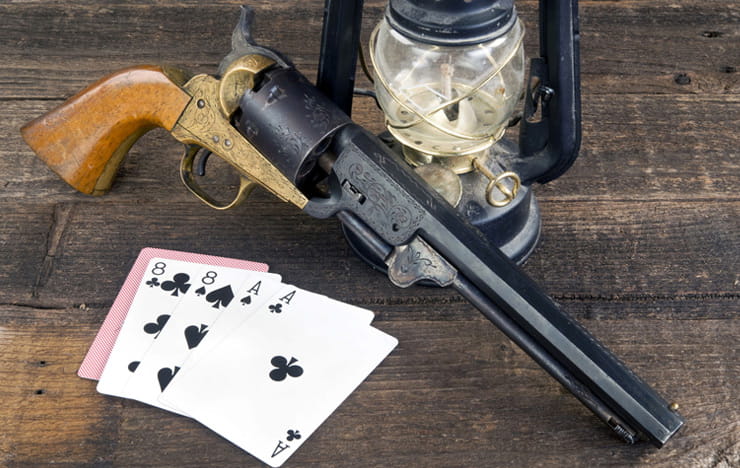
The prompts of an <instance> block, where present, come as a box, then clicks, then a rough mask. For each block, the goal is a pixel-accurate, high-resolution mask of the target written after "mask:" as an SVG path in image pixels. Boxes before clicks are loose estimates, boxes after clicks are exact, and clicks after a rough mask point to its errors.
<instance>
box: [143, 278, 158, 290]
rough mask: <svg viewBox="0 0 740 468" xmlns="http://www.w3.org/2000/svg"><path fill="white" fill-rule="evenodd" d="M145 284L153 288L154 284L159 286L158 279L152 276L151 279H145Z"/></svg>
mask: <svg viewBox="0 0 740 468" xmlns="http://www.w3.org/2000/svg"><path fill="white" fill-rule="evenodd" d="M146 284H147V285H148V286H149V287H150V288H153V287H155V286H159V280H158V279H157V278H152V279H150V280H149V281H147V282H146Z"/></svg>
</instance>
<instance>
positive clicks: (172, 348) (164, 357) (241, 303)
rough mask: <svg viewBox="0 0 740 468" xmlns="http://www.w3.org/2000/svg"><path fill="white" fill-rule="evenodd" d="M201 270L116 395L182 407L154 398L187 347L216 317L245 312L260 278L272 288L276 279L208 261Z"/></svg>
mask: <svg viewBox="0 0 740 468" xmlns="http://www.w3.org/2000/svg"><path fill="white" fill-rule="evenodd" d="M199 276H200V278H197V279H196V280H195V282H196V283H198V286H199V287H198V288H197V289H195V291H194V294H190V295H188V296H186V297H184V298H183V299H182V301H180V303H179V304H178V306H177V308H176V309H175V310H174V311H173V313H172V317H171V318H170V320H169V321H168V323H167V327H166V328H165V329H164V330H163V331H162V332H161V333H160V335H159V336H158V337H157V339H156V340H155V341H153V342H152V344H151V346H150V347H149V348H148V350H147V351H146V354H145V355H143V356H142V357H141V359H140V361H141V363H140V364H139V366H138V367H137V368H136V371H135V372H133V373H132V374H131V375H130V378H129V379H128V381H127V382H126V384H125V385H124V386H123V388H122V389H121V390H120V391H119V392H118V393H117V395H118V396H122V397H126V398H132V399H135V400H139V401H141V402H144V403H148V404H150V405H153V406H158V407H160V408H163V409H167V410H169V411H174V412H179V413H181V412H180V411H177V410H176V409H175V408H171V407H168V406H166V405H163V404H162V403H160V402H158V401H157V399H158V398H159V395H160V393H161V392H162V391H163V390H164V389H165V388H166V387H167V385H169V383H170V382H171V381H172V379H173V378H174V377H175V375H176V374H177V373H178V372H179V371H180V369H181V368H182V367H183V363H184V362H185V360H186V358H187V356H188V354H189V352H190V351H192V350H195V349H197V348H198V347H200V346H203V344H204V343H205V342H207V341H209V340H210V339H211V337H212V336H213V329H212V325H214V324H215V323H217V322H219V321H221V320H223V321H224V322H225V323H226V324H227V325H228V323H235V322H236V323H238V322H239V321H240V319H241V317H247V316H248V315H249V314H250V313H251V310H250V305H251V304H250V303H251V302H252V301H251V299H250V298H251V297H252V296H253V295H254V294H255V292H258V290H260V289H262V287H263V286H262V283H263V282H264V283H267V284H269V285H273V284H274V285H275V286H274V289H278V285H279V284H280V276H278V275H274V274H271V273H254V272H246V271H244V270H237V269H232V268H217V267H208V268H206V270H203V271H201V272H200V273H199ZM193 287H195V285H194V286H193ZM232 316H233V317H232ZM181 414H182V413H181Z"/></svg>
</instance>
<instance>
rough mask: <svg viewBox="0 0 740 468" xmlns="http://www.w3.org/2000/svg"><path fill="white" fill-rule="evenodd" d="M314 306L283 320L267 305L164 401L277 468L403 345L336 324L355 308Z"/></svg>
mask: <svg viewBox="0 0 740 468" xmlns="http://www.w3.org/2000/svg"><path fill="white" fill-rule="evenodd" d="M301 292H304V291H301ZM282 293H283V294H284V293H285V291H282ZM304 293H305V292H304ZM280 294H281V293H278V294H276V296H279V295H280ZM310 299H311V300H310V301H309V300H307V299H304V301H305V302H301V306H302V308H301V309H299V308H297V307H296V308H295V309H292V308H293V306H294V305H296V306H297V304H293V303H291V304H290V307H281V308H279V309H280V312H279V313H277V312H276V309H278V308H276V307H272V308H270V306H275V305H276V304H278V303H279V302H278V301H276V300H272V299H271V300H268V301H267V302H266V303H265V304H264V305H263V307H262V308H261V310H259V311H258V312H257V313H255V314H253V315H252V316H251V317H250V318H249V319H247V320H245V321H244V322H243V323H242V324H241V325H240V326H239V327H237V328H236V329H234V330H233V331H232V333H230V334H229V336H227V337H226V338H224V339H222V340H221V341H220V342H219V343H218V345H217V346H215V347H214V348H212V349H211V350H210V352H209V353H208V354H207V355H204V356H200V358H199V359H198V361H197V362H196V363H194V364H193V365H192V366H188V367H187V369H182V370H181V371H180V373H179V374H178V376H177V378H175V379H174V380H173V381H172V383H171V384H170V385H169V386H168V387H167V388H166V389H165V391H164V392H163V393H162V395H161V397H160V401H162V402H164V403H165V404H166V405H171V406H174V407H175V408H178V409H179V410H181V411H183V412H185V413H186V414H188V415H189V416H190V417H193V418H195V419H196V420H198V421H200V422H201V423H202V424H204V425H205V426H207V427H209V428H211V429H212V430H214V431H216V432H218V433H219V434H220V435H222V436H223V437H225V438H226V439H228V440H229V441H231V442H232V443H234V444H236V445H237V446H239V447H241V448H243V449H244V450H246V451H248V452H249V453H251V454H252V455H254V456H256V457H257V458H259V459H260V460H262V461H264V462H265V463H267V464H269V465H271V466H280V465H281V464H282V463H284V462H285V460H287V458H288V457H289V456H290V455H291V454H293V453H294V452H295V450H296V449H297V448H298V447H299V446H300V445H301V444H303V443H304V442H305V441H306V439H307V438H308V437H309V436H310V435H311V434H312V433H313V432H314V431H315V430H316V428H317V427H318V426H319V425H320V424H321V423H322V422H323V421H324V420H325V419H326V418H327V417H328V416H329V415H330V414H331V413H332V412H333V411H334V410H335V409H336V408H337V407H338V406H339V405H340V404H341V403H342V401H344V400H345V399H346V398H347V396H349V395H350V393H352V391H353V390H354V389H355V388H356V387H357V386H358V385H359V384H360V383H361V382H362V381H363V380H364V379H365V378H366V377H367V376H368V375H369V374H370V372H372V370H373V369H374V368H375V367H377V366H378V364H380V362H381V361H382V360H383V359H384V358H385V357H386V356H387V355H388V354H389V353H390V352H391V350H392V349H393V348H394V347H395V346H396V345H397V343H398V341H397V340H396V339H395V338H393V337H391V336H390V335H387V334H385V333H383V332H381V331H379V330H377V329H375V328H373V327H371V326H369V325H368V324H369V321H366V320H362V321H359V320H347V319H337V317H341V316H343V314H342V312H343V310H342V309H343V308H348V307H350V306H347V305H346V304H342V303H339V302H337V301H332V300H330V299H328V298H326V297H323V296H318V295H312V297H310ZM289 309H292V310H289ZM367 312H369V311H367ZM284 314H285V315H284ZM344 316H345V317H346V314H344Z"/></svg>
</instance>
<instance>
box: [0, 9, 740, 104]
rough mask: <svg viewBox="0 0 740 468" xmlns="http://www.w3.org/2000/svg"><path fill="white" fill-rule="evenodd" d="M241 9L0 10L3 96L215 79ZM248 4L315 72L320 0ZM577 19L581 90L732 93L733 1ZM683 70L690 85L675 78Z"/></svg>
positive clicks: (736, 83) (267, 33)
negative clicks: (168, 71)
mask: <svg viewBox="0 0 740 468" xmlns="http://www.w3.org/2000/svg"><path fill="white" fill-rule="evenodd" d="M240 3H241V2H208V4H202V3H198V2H154V3H152V2H126V3H125V4H118V3H106V4H99V3H95V2H94V3H92V4H91V3H86V2H85V3H83V2H74V3H71V2H69V3H68V2H65V3H61V4H49V3H48V2H46V3H43V4H42V3H38V2H22V3H16V2H13V3H12V4H5V5H0V16H2V17H3V18H4V20H5V21H4V22H5V26H4V27H3V28H2V30H0V54H1V55H3V56H4V57H6V60H7V61H8V62H9V64H8V66H6V67H3V69H2V70H0V84H2V85H3V86H2V87H0V98H29V97H31V98H59V97H63V96H66V97H68V96H70V95H71V94H73V93H74V92H75V91H76V90H78V89H80V88H82V87H84V86H85V85H86V84H88V83H89V82H91V81H94V80H95V79H97V78H98V77H100V76H102V75H105V74H108V73H110V72H112V71H113V70H115V69H118V68H123V67H126V66H132V65H139V64H142V63H162V62H164V63H171V64H177V65H180V66H184V67H187V68H190V69H192V70H194V71H195V72H213V71H214V70H215V67H216V64H217V63H218V62H219V60H220V57H221V56H223V55H224V54H225V53H226V52H228V50H229V47H230V46H229V38H230V31H231V29H232V28H233V25H234V23H235V21H236V15H237V13H236V12H237V11H238V5H239V4H240ZM384 4H385V3H384V2H366V9H365V18H364V27H363V28H364V34H363V37H365V38H367V37H368V36H369V34H370V30H371V29H372V28H373V27H374V25H375V24H376V23H377V21H378V19H379V18H380V17H381V15H382V9H383V5H384ZM40 5H43V6H40ZM250 5H252V6H253V7H255V9H256V10H257V24H256V27H257V34H256V36H255V37H257V38H258V40H260V41H261V42H262V43H264V45H267V46H270V47H276V48H278V49H279V50H281V51H282V52H284V53H286V54H288V55H289V56H290V57H292V58H293V59H294V60H295V61H296V64H297V65H298V66H299V68H301V69H302V70H303V71H304V72H306V73H307V74H309V76H313V74H314V73H315V70H316V64H317V60H318V50H319V38H320V33H319V32H320V28H321V2H318V1H311V2H266V1H260V2H250ZM517 5H518V9H519V12H520V14H521V16H522V18H523V20H524V21H525V24H526V25H527V26H528V27H529V30H530V33H529V34H528V36H527V43H526V44H527V50H528V51H529V52H530V55H533V54H535V51H536V44H537V35H536V33H535V31H536V18H537V16H536V3H535V2H518V3H517ZM580 13H581V38H582V54H581V57H582V73H583V75H584V76H583V78H584V81H583V89H584V93H587V94H591V95H593V94H602V93H608V94H612V93H617V94H624V93H634V92H641V93H668V94H682V93H709V94H727V93H734V94H737V93H738V92H740V75H739V74H738V73H737V69H738V67H739V66H740V63H738V59H739V58H738V55H737V50H738V47H740V33H738V31H739V30H740V20H738V17H740V16H739V15H740V10H738V5H736V4H734V3H732V2H729V3H728V2H721V1H718V2H705V4H704V5H702V7H701V8H698V7H696V6H695V5H694V3H693V2H691V1H681V2H671V3H668V2H663V3H657V2H650V1H631V2H618V3H615V2H581V5H580ZM183 18H187V21H183ZM274 31H277V32H278V34H277V35H276V34H274ZM101 32H102V33H101ZM681 74H683V75H685V76H686V77H688V79H689V81H690V82H689V83H686V79H685V78H682V79H679V80H678V81H679V82H677V77H678V75H681ZM683 83H685V84H683Z"/></svg>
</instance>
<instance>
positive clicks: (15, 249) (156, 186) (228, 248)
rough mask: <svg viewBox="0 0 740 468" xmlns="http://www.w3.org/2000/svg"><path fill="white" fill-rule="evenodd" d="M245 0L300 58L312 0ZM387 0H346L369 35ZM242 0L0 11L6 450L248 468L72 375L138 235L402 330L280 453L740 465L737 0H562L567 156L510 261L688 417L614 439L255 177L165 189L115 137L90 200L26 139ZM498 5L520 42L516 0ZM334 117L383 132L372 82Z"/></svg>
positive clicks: (525, 12)
mask: <svg viewBox="0 0 740 468" xmlns="http://www.w3.org/2000/svg"><path fill="white" fill-rule="evenodd" d="M250 3H251V4H252V5H253V6H255V7H256V8H257V22H258V25H257V26H258V33H257V36H256V37H257V38H258V40H260V41H262V42H263V43H264V44H265V45H268V46H272V47H275V48H277V49H279V50H280V51H282V52H284V53H286V54H287V55H289V56H290V57H292V58H293V60H294V61H295V63H296V64H297V66H298V68H299V69H300V70H302V71H303V72H304V73H306V74H307V75H308V76H309V77H313V76H314V75H315V70H316V64H317V61H318V51H319V39H320V27H321V7H322V3H323V2H321V1H320V0H312V1H305V0H303V1H292V0H291V1H282V2H270V1H259V2H257V1H252V2H250ZM384 3H385V2H384V1H380V0H379V1H366V14H365V19H364V30H363V36H364V37H367V36H368V35H369V32H370V30H371V28H372V25H374V24H375V22H376V21H377V19H378V18H379V17H380V15H381V14H382V9H383V7H384ZM238 5H239V1H225V0H220V1H215V2H198V1H184V2H174V1H167V0H136V1H131V2H98V1H87V0H76V1H68V2H41V1H32V0H23V1H16V2H9V3H8V2H4V3H2V4H0V18H1V19H2V20H1V21H2V26H0V57H2V61H1V62H0V83H2V86H0V101H1V102H2V107H3V110H2V119H0V129H1V131H0V135H3V138H4V141H3V142H4V144H3V145H2V148H0V188H2V190H1V191H0V212H2V215H0V253H1V254H2V256H1V257H0V382H1V383H0V401H2V407H1V409H0V425H1V426H2V429H1V430H0V464H2V465H5V466H37V465H45V464H54V465H56V466H86V465H102V466H107V465H115V466H180V467H182V466H236V465H239V466H260V463H259V462H258V461H257V460H256V459H254V458H252V457H251V456H250V455H248V454H246V453H244V452H243V451H241V450H240V449H238V448H237V447H235V446H233V445H231V444H230V443H228V442H226V441H225V440H223V439H221V438H220V437H219V436H218V435H216V434H214V433H212V432H210V431H209V430H207V429H205V428H204V427H202V426H200V425H199V424H198V423H196V422H194V421H192V420H189V419H187V418H184V417H179V416H175V415H172V414H169V413H166V412H164V411H161V410H158V409H155V408H151V407H147V406H145V405H143V404H140V403H137V402H135V401H129V400H124V399H119V398H112V397H108V396H104V395H100V394H98V393H96V391H95V385H94V383H93V382H91V381H87V380H82V379H80V378H78V377H77V376H76V375H75V373H76V371H77V368H78V366H79V363H80V361H81V360H82V358H83V356H84V355H85V352H86V351H87V348H88V346H89V345H90V343H91V341H92V339H93V337H94V336H95V333H96V331H97V329H98V328H99V327H100V324H101V322H102V321H103V319H104V317H105V315H106V313H107V312H108V309H109V307H110V306H111V303H112V301H113V299H114V298H115V296H116V293H117V291H118V289H119V287H120V286H121V284H122V283H123V280H124V278H125V276H126V274H127V272H128V269H129V268H130V267H131V265H132V264H133V261H134V259H135V257H136V255H137V253H138V251H139V250H140V249H141V248H143V247H147V246H155V247H162V248H171V249H178V250H185V251H194V252H201V253H207V254H213V255H222V256H228V257H237V258H244V259H252V260H259V261H263V262H266V263H268V264H270V266H271V269H272V271H275V272H278V273H280V274H282V275H283V278H284V280H285V281H287V282H293V283H295V284H297V285H298V286H300V287H303V288H306V289H309V290H312V291H316V292H319V293H322V294H327V295H329V296H331V297H334V298H336V299H339V300H342V301H346V302H349V303H352V304H356V305H359V306H363V307H367V308H371V309H372V310H374V311H375V312H376V315H377V318H376V320H375V324H376V326H377V327H378V328H380V329H382V330H384V331H386V332H388V333H390V334H392V335H394V336H396V337H397V338H398V339H399V341H400V344H399V346H398V348H397V349H396V350H395V351H394V352H393V353H392V355H391V356H390V357H389V358H387V359H386V360H385V361H384V362H383V363H382V365H381V366H380V367H379V368H378V369H377V370H376V371H375V372H374V373H373V374H372V375H371V376H370V377H369V378H368V379H367V380H366V381H365V382H364V383H363V384H362V385H361V386H360V387H359V388H358V389H357V390H356V391H355V392H354V393H353V394H352V395H351V396H350V397H349V399H348V400H347V401H346V402H344V404H342V406H341V407H340V408H339V409H338V410H337V411H336V412H335V413H334V414H333V415H332V416H331V417H330V418H329V419H328V420H327V421H326V422H325V423H324V424H323V425H322V426H321V427H320V428H319V430H318V431H317V432H316V433H315V434H314V435H313V436H312V437H311V438H310V439H309V441H308V442H307V443H306V444H305V445H304V446H303V447H302V448H301V449H300V450H298V451H297V453H296V454H295V455H294V456H293V457H292V458H291V459H290V460H289V463H288V465H287V466H322V467H323V466H341V467H346V466H383V467H386V466H419V467H431V466H445V467H450V466H516V467H525V466H595V465H597V466H600V465H610V466H611V465H614V466H633V465H643V466H666V467H677V466H682V467H683V466H706V467H710V466H712V467H729V466H738V465H740V410H739V409H738V403H740V391H739V390H738V388H740V356H739V355H738V348H739V347H740V345H739V343H740V318H739V317H738V312H740V308H739V307H738V303H739V298H740V271H739V268H738V260H740V221H739V215H740V198H739V197H738V192H737V189H738V186H739V185H740V166H739V164H738V158H739V157H740V150H739V148H740V139H739V138H738V132H739V131H740V105H739V104H740V79H739V78H738V76H739V75H738V73H737V69H738V67H739V66H740V19H739V18H740V5H739V4H737V3H736V2H720V1H697V0H675V1H672V2H667V1H661V2H656V1H653V0H632V1H629V2H600V1H584V2H582V3H581V6H580V12H581V38H582V41H581V70H582V95H583V144H582V148H581V153H580V157H579V159H578V160H577V161H576V163H575V165H574V166H573V167H572V169H571V170H570V171H569V172H567V173H566V174H565V175H564V176H563V177H561V178H559V179H557V180H556V181H554V182H552V183H550V184H547V185H545V186H538V187H536V193H537V197H538V200H539V202H540V206H541V209H542V218H543V232H542V239H541V241H540V244H539V247H538V248H537V250H536V251H535V252H534V254H533V256H532V257H531V259H530V260H529V261H528V263H527V264H526V265H525V270H526V271H527V272H528V273H529V274H530V275H531V276H533V277H534V278H536V279H537V280H538V281H539V282H540V283H541V284H542V285H543V286H544V287H545V288H546V289H547V290H548V291H549V292H550V293H551V294H552V295H553V297H554V298H555V299H556V300H557V301H558V302H560V303H561V304H562V305H563V307H564V308H566V309H567V310H568V311H570V313H572V314H573V315H574V316H575V317H576V318H577V319H578V320H579V321H581V322H582V323H583V324H584V325H585V326H586V327H587V328H588V329H589V330H591V331H592V332H593V333H594V334H595V335H596V336H597V337H599V338H600V339H601V340H602V341H603V342H604V343H605V344H606V345H607V346H608V347H609V348H610V349H612V350H613V351H614V352H615V353H616V354H617V355H618V356H620V357H621V358H622V359H623V360H624V361H625V362H626V363H627V364H628V365H629V366H631V367H632V368H633V369H634V370H635V371H636V372H637V373H638V374H639V375H640V376H642V377H643V378H644V379H645V380H646V381H647V382H649V383H650V384H651V385H653V386H654V387H655V388H656V389H657V390H658V391H659V392H660V393H661V394H662V395H664V396H665V397H666V398H667V399H669V400H676V401H677V402H679V404H680V406H681V410H680V411H681V413H682V414H683V415H684V416H685V417H686V420H687V423H686V426H685V428H684V429H682V430H681V432H680V433H679V434H678V435H676V436H675V438H674V439H672V440H671V441H670V442H669V443H668V444H667V445H666V446H665V447H664V448H663V449H660V450H658V449H656V448H654V447H652V446H650V445H648V444H644V443H643V444H639V445H636V446H626V445H624V444H622V443H621V442H619V441H618V440H616V439H615V438H614V437H612V436H611V435H610V433H609V430H608V429H607V428H606V427H604V426H603V425H602V424H601V423H600V422H599V421H598V420H597V419H596V418H595V417H593V416H592V415H591V414H590V413H589V412H588V411H587V410H586V409H585V408H584V407H583V406H581V404H580V403H578V402H577V400H576V399H575V398H573V397H572V396H570V394H569V393H567V392H566V391H564V390H563V389H562V388H561V387H560V386H559V385H558V384H557V383H556V382H555V381H554V380H552V379H551V378H550V377H549V376H547V375H546V374H545V373H544V372H543V371H542V370H541V369H540V368H539V367H538V366H537V365H536V364H535V363H534V362H533V361H532V360H531V359H529V358H528V357H527V356H526V355H525V354H524V353H523V352H522V351H520V350H519V349H518V348H516V347H515V346H514V345H513V344H512V343H511V342H510V341H509V340H508V339H506V338H505V337H504V336H503V335H502V334H501V333H500V332H499V331H497V330H496V329H495V328H494V327H493V326H492V325H491V324H490V323H489V322H487V321H486V320H485V319H484V318H483V317H482V316H481V315H480V314H479V313H478V312H477V311H476V310H475V309H474V308H473V307H471V306H470V305H469V304H468V303H466V302H465V301H464V300H463V299H462V298H461V297H460V296H458V295H456V294H454V293H453V292H451V291H448V290H439V289H431V288H423V287H412V288H410V289H407V290H401V289H396V288H394V287H393V286H392V285H391V284H390V283H389V282H388V281H387V280H386V279H385V278H384V277H383V276H382V275H380V274H378V273H375V272H373V271H372V270H371V269H370V268H368V267H367V266H366V265H365V264H364V263H363V262H362V261H360V260H358V259H357V258H356V257H355V256H353V254H352V253H351V251H350V249H349V248H348V247H347V245H346V243H345V242H344V240H343V237H342V235H341V233H340V231H339V229H338V226H337V223H336V221H319V220H314V219H311V218H309V217H307V216H305V215H303V214H301V213H300V212H299V211H298V210H296V209H294V208H292V207H290V206H288V205H286V204H283V203H281V202H279V201H278V200H276V199H275V198H274V197H272V196H271V195H269V194H267V193H265V192H263V191H262V192H260V193H256V194H255V196H254V197H253V198H252V199H250V201H249V202H248V203H247V204H246V205H243V206H241V207H239V208H237V209H235V210H233V211H231V212H226V213H221V212H215V211H213V210H211V209H209V208H207V207H205V206H204V205H202V204H201V203H199V202H198V201H197V200H195V199H194V198H192V197H191V196H190V195H189V193H187V192H186V190H185V189H184V188H183V187H182V186H181V185H180V182H179V180H178V174H177V167H178V166H177V164H178V162H177V160H178V157H179V156H180V152H181V148H180V146H179V145H178V144H177V143H176V142H175V141H174V140H172V139H171V138H170V137H169V136H168V135H167V134H166V133H165V132H164V131H161V130H159V131H155V132H152V133H149V134H147V135H146V136H144V138H143V139H142V140H141V141H140V142H139V143H138V144H136V145H135V146H134V148H133V150H132V151H131V153H130V155H129V156H128V158H127V159H126V161H125V162H124V163H123V165H122V169H121V170H120V172H119V175H118V178H117V181H116V183H115V184H114V186H113V190H112V191H111V192H110V193H109V194H108V195H106V196H104V197H101V198H92V197H89V196H85V195H81V194H79V193H76V192H74V191H73V190H72V189H70V188H69V187H68V186H67V185H66V184H64V183H63V182H62V181H60V180H59V179H58V178H57V177H56V176H55V175H54V174H52V173H51V172H50V171H49V170H48V169H47V168H46V167H45V166H44V165H43V164H42V163H41V162H40V161H39V160H37V159H36V158H35V157H34V155H33V153H32V152H31V151H30V150H29V148H28V147H26V146H25V144H24V143H23V142H22V140H21V138H20V136H19V132H18V129H19V127H20V126H21V125H22V124H23V123H25V122H26V121H28V120H30V119H32V118H34V117H36V116H37V115H39V114H41V113H43V112H45V111H47V110H49V109H50V108H52V107H54V106H55V105H57V104H59V103H60V102H62V100H64V99H66V98H68V97H69V96H71V95H72V94H74V93H75V92H76V91H77V90H79V89H81V88H82V87H84V86H85V85H86V84H88V83H90V82H92V81H94V80H96V79H98V78H99V77H101V76H103V75H105V74H107V73H110V72H112V71H114V70H116V69H119V68H122V67H125V66H129V65H135V64H140V63H171V64H176V65H179V66H181V67H185V68H189V69H191V70H193V71H195V72H210V73H213V72H214V71H215V70H216V67H217V64H218V62H219V60H220V57H221V56H222V55H224V54H225V53H226V52H227V51H228V49H229V40H230V35H231V29H232V27H233V24H234V23H235V21H236V19H237V14H238ZM517 5H518V9H519V12H520V15H521V17H522V18H523V19H524V21H525V23H526V25H527V26H528V27H529V31H530V32H529V34H528V36H527V40H526V46H527V49H528V50H529V51H531V52H534V50H535V49H536V34H535V33H534V31H535V29H534V28H535V26H534V24H535V20H536V8H537V6H536V2H533V1H523V2H522V1H520V2H518V3H517ZM359 82H360V84H361V85H364V86H366V85H367V83H366V82H365V81H364V78H360V79H359ZM354 117H355V119H356V120H357V121H358V122H359V123H361V124H363V125H365V126H367V127H368V128H370V129H371V130H373V131H376V132H377V131H380V130H382V128H381V126H382V119H381V117H380V114H379V113H378V112H377V111H376V110H375V108H374V104H373V103H372V101H371V100H369V99H368V98H361V97H360V98H357V100H356V102H355V110H354ZM230 183H231V181H230V180H226V179H224V182H223V185H228V184H230Z"/></svg>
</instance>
